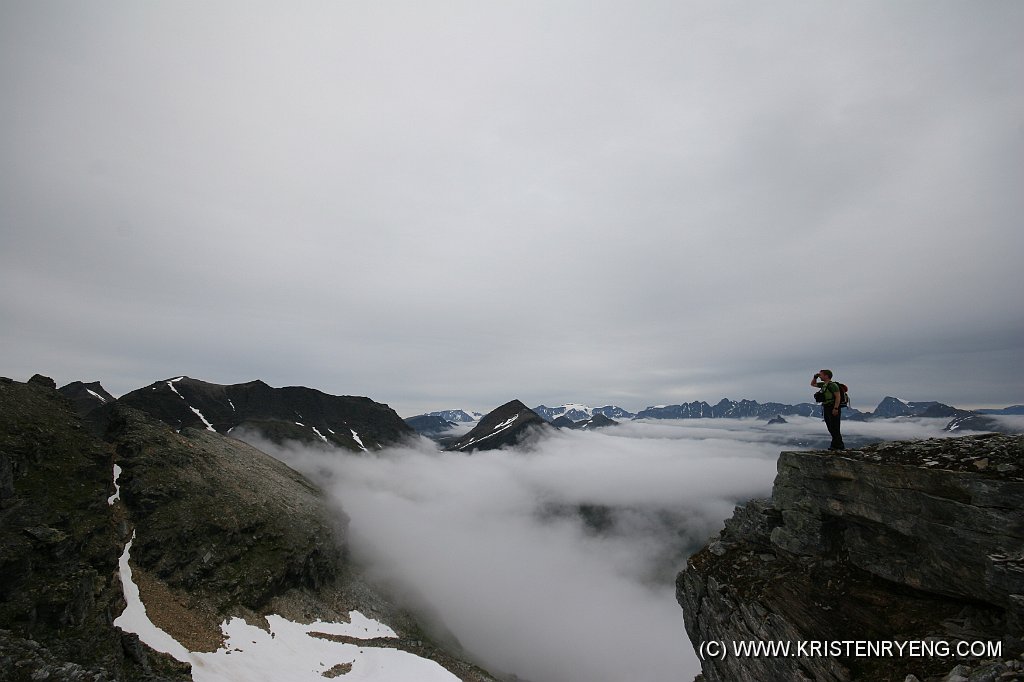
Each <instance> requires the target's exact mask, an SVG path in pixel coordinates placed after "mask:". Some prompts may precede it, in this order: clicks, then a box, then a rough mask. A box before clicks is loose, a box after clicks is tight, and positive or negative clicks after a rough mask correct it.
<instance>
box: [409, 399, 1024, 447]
mask: <svg viewBox="0 0 1024 682" xmlns="http://www.w3.org/2000/svg"><path fill="white" fill-rule="evenodd" d="M516 402H518V401H516ZM502 410H504V406H503V407H502V408H498V410H497V411H502ZM532 412H534V413H535V414H536V415H537V416H539V417H540V418H541V419H542V420H543V421H544V422H546V423H548V424H551V425H553V426H556V427H559V428H595V427H597V426H608V425H609V423H612V424H614V423H617V422H615V421H614V419H618V420H634V419H635V420H640V419H749V418H755V419H766V420H770V421H772V422H774V423H780V422H779V421H778V420H779V419H780V418H781V417H782V416H784V415H785V416H803V417H821V405H819V404H816V403H799V404H796V405H790V404H786V403H774V402H772V403H759V402H757V401H756V400H739V401H737V400H729V399H727V398H723V399H722V400H720V401H719V402H718V403H716V404H714V405H712V404H710V403H707V402H704V401H695V402H690V403H681V404H678V405H655V406H652V407H648V408H646V409H644V410H641V411H640V412H637V413H633V412H630V411H628V410H626V409H624V408H622V407H618V406H615V405H606V406H603V407H590V406H588V405H585V404H582V403H566V404H564V405H558V406H555V407H549V406H547V405H539V406H537V407H535V408H533V410H532ZM492 414H493V413H492ZM502 414H503V412H502ZM1015 414H1024V406H1021V405H1014V406H1011V407H1007V408H1003V409H998V410H996V409H986V410H977V411H970V410H963V409H960V408H957V407H952V406H950V405H946V404H944V403H940V402H936V401H923V402H915V401H903V400H900V399H898V398H894V397H892V396H887V397H885V398H884V399H882V401H881V402H880V403H879V404H878V406H877V407H876V408H875V409H874V411H872V412H861V411H860V410H857V409H855V408H848V409H846V410H844V414H843V416H844V418H845V419H848V420H854V421H867V420H874V419H896V418H901V417H929V418H948V419H950V420H951V421H950V422H949V424H947V426H946V430H949V431H953V430H958V429H963V430H974V431H1001V430H1005V427H1004V426H1003V425H1001V424H999V423H998V422H996V421H995V420H993V419H991V416H993V415H1015ZM442 415H444V416H445V418H446V419H447V422H445V421H443V420H441V416H442ZM473 415H474V416H476V417H477V419H475V420H474V419H473V418H472V417H471V416H470V414H469V413H467V412H465V411H463V410H445V411H440V412H431V413H429V419H428V415H420V416H417V417H410V418H408V419H406V420H405V421H406V423H407V424H409V425H410V426H411V427H412V428H413V429H415V430H416V431H417V432H419V433H421V434H422V435H427V436H430V437H438V436H439V435H440V434H443V433H444V432H445V430H446V429H450V428H452V427H454V426H455V425H456V424H455V423H454V422H456V421H459V422H466V421H470V420H473V421H479V413H478V412H475V413H473ZM452 417H455V418H452ZM598 418H599V419H598ZM431 420H433V421H431ZM784 422H785V420H782V422H781V423H784ZM445 423H447V426H445Z"/></svg>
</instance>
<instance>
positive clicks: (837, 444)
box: [811, 369, 846, 450]
mask: <svg viewBox="0 0 1024 682" xmlns="http://www.w3.org/2000/svg"><path fill="white" fill-rule="evenodd" d="M811 386H814V387H815V388H817V389H818V390H819V391H820V392H821V394H822V397H823V400H822V401H821V415H822V416H823V417H824V418H825V427H826V428H827V429H828V433H829V435H830V436H832V444H831V445H829V446H828V449H829V450H845V449H846V446H845V445H843V435H842V434H841V433H840V431H839V424H840V421H841V420H842V416H841V415H842V410H841V409H840V402H841V401H842V391H840V389H839V384H838V383H836V382H835V381H832V370H830V369H823V370H820V371H818V372H817V373H816V374H815V375H814V377H813V378H812V379H811Z"/></svg>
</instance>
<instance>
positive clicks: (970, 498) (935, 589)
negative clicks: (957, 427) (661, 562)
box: [676, 434, 1024, 682]
mask: <svg viewBox="0 0 1024 682" xmlns="http://www.w3.org/2000/svg"><path fill="white" fill-rule="evenodd" d="M1022 502H1024V436H1020V435H1015V436H1011V435H996V434H991V435H977V436H969V437H964V438H949V439H933V440H927V441H919V442H898V443H882V444H878V445H874V446H871V447H867V448H863V449H860V450H852V451H846V452H844V453H843V454H842V455H841V456H839V455H835V454H832V453H826V452H783V453H781V455H780V457H779V462H778V476H777V478H776V479H775V485H774V489H773V492H772V497H771V498H770V499H766V500H752V501H751V502H749V503H747V504H746V505H745V506H742V507H737V509H736V511H735V513H734V515H733V517H732V518H731V519H729V520H728V521H726V526H725V529H724V530H723V531H722V532H721V534H720V536H719V537H717V538H714V539H712V540H711V541H710V542H709V543H708V544H707V545H706V546H705V547H704V548H703V549H702V550H701V551H699V552H698V553H697V554H695V555H694V556H692V557H691V558H690V560H689V562H688V564H687V567H686V570H684V571H683V572H682V573H680V574H679V577H678V579H677V589H676V596H677V599H678V601H679V603H680V605H681V606H682V608H683V612H684V621H685V624H686V631H687V634H688V635H689V637H690V640H691V642H692V643H693V645H694V648H695V649H696V650H697V652H698V655H700V656H701V658H702V669H703V673H702V676H703V679H704V680H707V681H708V682H718V681H729V682H740V681H745V680H751V681H752V680H768V679H775V680H836V681H839V680H842V681H846V680H851V681H852V680H872V681H884V680H894V681H897V682H904V680H909V681H911V682H913V680H915V679H916V680H922V681H931V680H935V681H938V680H946V681H949V682H954V681H966V680H970V681H971V682H976V681H980V680H997V679H998V680H1024V671H1022V667H1024V666H1022V665H1021V659H1020V656H1021V653H1022V651H1024V642H1022V639H1021V638H1022V636H1024V509H1022ZM744 647H748V648H747V649H746V650H745V651H744V650H743V648H744ZM749 647H754V648H753V649H751V648H749ZM757 647H760V649H757ZM699 679H701V677H698V680H699Z"/></svg>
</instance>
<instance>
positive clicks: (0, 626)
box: [0, 378, 191, 681]
mask: <svg viewBox="0 0 1024 682" xmlns="http://www.w3.org/2000/svg"><path fill="white" fill-rule="evenodd" d="M113 492H114V487H113V452H112V449H111V448H110V446H108V445H107V444H105V443H103V442H101V441H99V440H97V439H95V438H93V437H92V436H91V435H90V434H89V432H88V430H87V429H84V428H83V427H82V422H81V420H80V418H79V417H78V415H77V414H75V412H74V411H73V409H72V403H71V401H69V400H68V399H66V398H64V397H63V396H61V395H60V394H59V393H57V391H56V390H53V389H52V388H49V387H48V386H47V385H46V384H45V383H43V382H39V381H33V382H31V383H28V384H21V383H18V382H14V381H11V380H10V379H2V378H0V679H4V680H12V681H13V680H30V679H31V680H36V679H52V680H57V679H60V680H69V679H88V680H92V679H105V680H113V679H118V680H189V679H191V676H190V675H189V673H188V666H182V665H181V664H178V663H177V662H175V661H173V660H171V659H169V658H167V657H165V656H164V655H163V654H158V653H156V652H154V651H152V650H150V649H148V647H145V646H144V645H142V644H140V643H139V641H138V639H137V638H136V637H135V636H134V635H126V634H124V633H122V632H121V631H120V630H119V629H117V628H115V627H113V626H112V625H111V621H112V619H113V618H114V616H116V615H117V614H119V613H120V612H121V610H122V609H123V607H124V601H123V599H124V598H123V593H122V591H121V583H120V580H119V579H118V577H117V575H118V574H117V560H118V557H119V556H120V554H121V548H122V546H123V538H122V533H121V527H120V524H119V519H118V517H117V512H116V509H115V507H112V506H111V505H109V504H108V503H107V499H108V497H109V496H110V495H111V494H112V493H113ZM129 652H130V653H129Z"/></svg>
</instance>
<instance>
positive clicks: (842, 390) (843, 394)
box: [814, 381, 850, 407]
mask: <svg viewBox="0 0 1024 682" xmlns="http://www.w3.org/2000/svg"><path fill="white" fill-rule="evenodd" d="M828 383H830V384H835V385H836V386H838V387H839V407H849V406H850V393H849V390H850V389H849V387H847V385H846V384H841V383H839V382H838V381H830V382H828ZM827 385H828V384H826V386H827ZM814 402H816V403H823V402H825V389H824V387H823V388H822V389H821V390H820V391H818V392H817V393H815V394H814Z"/></svg>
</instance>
